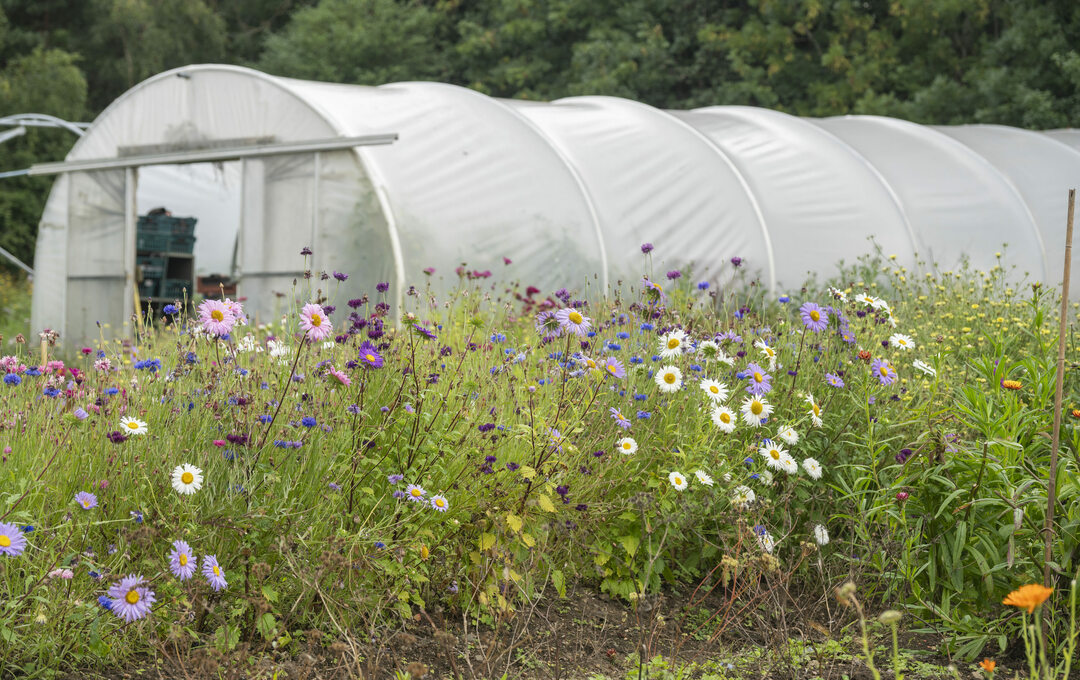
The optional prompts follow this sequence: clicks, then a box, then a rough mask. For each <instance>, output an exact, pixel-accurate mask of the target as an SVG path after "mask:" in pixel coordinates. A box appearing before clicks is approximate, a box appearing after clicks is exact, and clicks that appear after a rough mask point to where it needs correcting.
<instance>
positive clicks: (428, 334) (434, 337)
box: [413, 324, 439, 340]
mask: <svg viewBox="0 0 1080 680" xmlns="http://www.w3.org/2000/svg"><path fill="white" fill-rule="evenodd" d="M413 330H414V331H416V332H417V333H419V334H420V335H422V336H424V337H425V338H427V339H428V340H438V339H439V338H438V336H437V335H435V334H434V333H432V332H431V329H429V328H428V327H427V326H422V325H420V324H413Z"/></svg>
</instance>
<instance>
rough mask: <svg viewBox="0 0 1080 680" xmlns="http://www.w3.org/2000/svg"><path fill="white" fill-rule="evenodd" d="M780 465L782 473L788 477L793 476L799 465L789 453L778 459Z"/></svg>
mask: <svg viewBox="0 0 1080 680" xmlns="http://www.w3.org/2000/svg"><path fill="white" fill-rule="evenodd" d="M780 465H782V466H783V468H784V472H786V473H788V474H789V475H793V474H795V473H796V472H798V471H799V464H798V463H796V462H795V459H794V458H793V457H792V456H791V454H790V453H788V452H786V451H785V452H784V456H783V457H782V458H781V459H780Z"/></svg>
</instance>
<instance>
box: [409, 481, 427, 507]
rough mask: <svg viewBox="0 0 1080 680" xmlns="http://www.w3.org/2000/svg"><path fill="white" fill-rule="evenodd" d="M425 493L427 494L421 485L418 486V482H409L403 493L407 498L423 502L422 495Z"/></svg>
mask: <svg viewBox="0 0 1080 680" xmlns="http://www.w3.org/2000/svg"><path fill="white" fill-rule="evenodd" d="M426 494H427V492H426V491H424V488H423V487H422V486H420V485H419V484H410V485H408V486H407V487H405V495H406V496H407V497H408V499H409V500H411V501H414V502H416V503H423V502H424V496H425V495H426Z"/></svg>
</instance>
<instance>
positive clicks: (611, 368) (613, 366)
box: [607, 364, 615, 373]
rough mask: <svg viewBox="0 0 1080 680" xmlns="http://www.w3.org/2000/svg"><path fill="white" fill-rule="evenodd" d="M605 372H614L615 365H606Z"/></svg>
mask: <svg viewBox="0 0 1080 680" xmlns="http://www.w3.org/2000/svg"><path fill="white" fill-rule="evenodd" d="M607 370H608V371H609V372H611V373H614V372H615V364H608V366H607Z"/></svg>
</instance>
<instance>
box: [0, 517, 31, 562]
mask: <svg viewBox="0 0 1080 680" xmlns="http://www.w3.org/2000/svg"><path fill="white" fill-rule="evenodd" d="M23 550H26V536H24V535H23V532H22V531H20V530H19V527H18V526H17V525H15V524H0V555H8V556H9V557H15V556H16V555H19V554H20V553H22V551H23Z"/></svg>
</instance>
